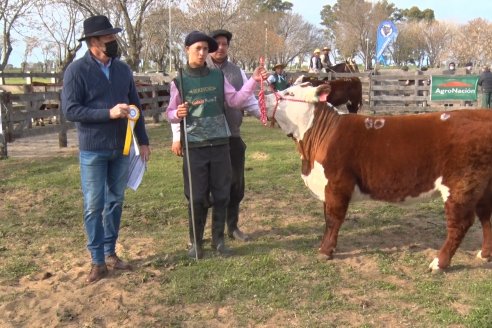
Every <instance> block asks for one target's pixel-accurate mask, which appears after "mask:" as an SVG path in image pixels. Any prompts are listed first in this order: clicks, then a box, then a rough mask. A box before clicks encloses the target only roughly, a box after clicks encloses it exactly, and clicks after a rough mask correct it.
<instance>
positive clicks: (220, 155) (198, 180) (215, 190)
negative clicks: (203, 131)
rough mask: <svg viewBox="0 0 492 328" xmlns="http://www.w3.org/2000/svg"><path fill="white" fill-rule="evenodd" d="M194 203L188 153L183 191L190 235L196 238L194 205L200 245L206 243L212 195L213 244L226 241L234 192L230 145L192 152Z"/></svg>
mask: <svg viewBox="0 0 492 328" xmlns="http://www.w3.org/2000/svg"><path fill="white" fill-rule="evenodd" d="M189 157H190V158H189V159H190V170H191V182H192V190H193V204H191V202H190V197H189V196H190V185H189V181H188V167H187V160H188V158H187V157H186V152H185V154H184V157H183V179H184V192H185V196H186V198H187V199H188V201H189V202H188V212H189V227H190V229H189V233H190V240H191V241H194V238H193V222H192V217H191V206H193V211H194V219H195V232H196V236H197V243H199V244H201V243H202V241H203V233H204V229H205V224H206V220H207V213H208V207H209V193H211V195H212V197H213V205H212V207H213V208H212V210H213V214H212V242H213V243H215V244H216V243H217V240H219V239H221V238H222V239H223V238H224V229H225V221H226V211H227V206H228V205H229V195H230V190H231V174H232V173H231V156H230V152H229V145H228V144H227V145H218V146H211V147H209V146H207V147H199V148H190V149H189Z"/></svg>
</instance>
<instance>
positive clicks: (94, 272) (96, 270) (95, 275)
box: [85, 264, 108, 284]
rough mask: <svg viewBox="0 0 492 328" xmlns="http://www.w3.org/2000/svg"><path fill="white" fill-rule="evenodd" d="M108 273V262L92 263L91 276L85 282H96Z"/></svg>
mask: <svg viewBox="0 0 492 328" xmlns="http://www.w3.org/2000/svg"><path fill="white" fill-rule="evenodd" d="M107 275H108V268H107V267H106V264H100V265H98V264H92V266H91V272H90V273H89V276H88V277H87V279H86V280H85V282H86V283H88V284H92V283H95V282H96V281H99V280H101V279H102V278H104V277H106V276H107Z"/></svg>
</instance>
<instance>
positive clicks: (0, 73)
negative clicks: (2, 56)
mask: <svg viewBox="0 0 492 328" xmlns="http://www.w3.org/2000/svg"><path fill="white" fill-rule="evenodd" d="M4 84H5V78H4V77H3V71H0V85H4Z"/></svg>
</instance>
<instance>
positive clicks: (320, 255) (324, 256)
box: [318, 252, 333, 261]
mask: <svg viewBox="0 0 492 328" xmlns="http://www.w3.org/2000/svg"><path fill="white" fill-rule="evenodd" d="M318 259H319V260H323V261H328V260H332V259H333V254H330V255H328V254H325V253H321V252H319V253H318Z"/></svg>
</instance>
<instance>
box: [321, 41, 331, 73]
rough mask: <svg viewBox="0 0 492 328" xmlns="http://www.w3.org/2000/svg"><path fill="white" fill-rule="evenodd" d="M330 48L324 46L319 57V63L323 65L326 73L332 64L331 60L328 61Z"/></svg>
mask: <svg viewBox="0 0 492 328" xmlns="http://www.w3.org/2000/svg"><path fill="white" fill-rule="evenodd" d="M330 50H331V49H330V48H328V47H324V48H323V54H322V55H321V56H320V58H321V65H322V66H323V68H324V70H325V72H326V73H328V72H329V71H330V67H331V66H332V64H331V61H330V56H329V55H330Z"/></svg>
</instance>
